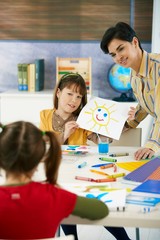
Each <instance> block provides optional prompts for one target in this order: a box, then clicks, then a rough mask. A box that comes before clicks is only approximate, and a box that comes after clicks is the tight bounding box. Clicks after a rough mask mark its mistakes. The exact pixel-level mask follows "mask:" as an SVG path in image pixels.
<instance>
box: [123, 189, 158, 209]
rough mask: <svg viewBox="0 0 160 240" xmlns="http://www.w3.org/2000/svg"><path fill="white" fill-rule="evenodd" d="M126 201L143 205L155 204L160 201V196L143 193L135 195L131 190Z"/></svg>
mask: <svg viewBox="0 0 160 240" xmlns="http://www.w3.org/2000/svg"><path fill="white" fill-rule="evenodd" d="M126 203H129V204H136V205H144V206H155V205H157V204H159V203H160V198H159V197H151V196H148V195H147V194H144V193H141V194H139V195H137V194H136V193H135V192H132V193H130V194H128V195H127V197H126Z"/></svg>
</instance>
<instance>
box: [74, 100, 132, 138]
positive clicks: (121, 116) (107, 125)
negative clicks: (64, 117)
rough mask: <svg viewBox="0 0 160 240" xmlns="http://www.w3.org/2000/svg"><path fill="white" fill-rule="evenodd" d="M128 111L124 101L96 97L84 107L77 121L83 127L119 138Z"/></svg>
mask: <svg viewBox="0 0 160 240" xmlns="http://www.w3.org/2000/svg"><path fill="white" fill-rule="evenodd" d="M128 111H129V108H128V107H126V106H124V104H122V103H117V102H115V101H111V100H105V99H102V98H98V97H95V98H93V99H91V100H90V101H89V103H88V104H87V105H86V106H85V107H84V108H83V109H82V111H81V113H80V115H79V117H78V119H77V123H78V124H79V126H80V127H81V128H84V129H87V130H90V131H92V132H96V133H98V134H102V135H104V136H108V137H111V138H114V139H117V140H118V139H119V137H120V134H121V132H122V129H123V126H124V122H125V121H126V119H127V114H128Z"/></svg>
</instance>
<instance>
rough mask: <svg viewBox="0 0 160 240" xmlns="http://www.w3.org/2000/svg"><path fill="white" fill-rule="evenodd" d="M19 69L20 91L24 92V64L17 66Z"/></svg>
mask: <svg viewBox="0 0 160 240" xmlns="http://www.w3.org/2000/svg"><path fill="white" fill-rule="evenodd" d="M17 68H18V90H19V91H22V90H23V71H22V64H21V63H19V64H18V65H17Z"/></svg>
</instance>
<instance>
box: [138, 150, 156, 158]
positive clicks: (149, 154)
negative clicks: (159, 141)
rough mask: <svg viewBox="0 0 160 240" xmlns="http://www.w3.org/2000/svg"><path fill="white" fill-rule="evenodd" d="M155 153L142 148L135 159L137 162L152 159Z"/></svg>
mask: <svg viewBox="0 0 160 240" xmlns="http://www.w3.org/2000/svg"><path fill="white" fill-rule="evenodd" d="M154 153H155V152H154V151H153V150H152V149H150V148H140V149H138V151H136V152H135V154H134V158H135V160H141V159H146V158H151V157H153V155H154Z"/></svg>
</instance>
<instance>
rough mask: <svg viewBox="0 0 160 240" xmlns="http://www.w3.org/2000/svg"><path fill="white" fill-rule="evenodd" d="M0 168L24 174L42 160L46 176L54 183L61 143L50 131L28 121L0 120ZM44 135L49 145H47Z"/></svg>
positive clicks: (59, 160) (7, 171) (56, 175)
mask: <svg viewBox="0 0 160 240" xmlns="http://www.w3.org/2000/svg"><path fill="white" fill-rule="evenodd" d="M0 128H1V133H0V168H2V169H4V170H5V171H6V173H14V174H22V173H23V174H27V173H29V172H30V171H32V170H34V168H35V167H36V166H37V165H38V164H39V163H40V162H41V161H42V160H43V161H44V166H45V173H46V180H47V181H48V182H49V183H52V184H56V183H57V177H58V169H59V165H60V162H61V146H60V144H59V142H58V140H57V137H56V136H55V134H54V133H52V132H45V133H44V132H42V131H41V130H39V129H38V128H37V127H36V126H34V125H33V124H32V123H30V122H24V121H18V122H14V123H11V124H8V125H5V126H3V125H2V124H1V123H0ZM46 137H47V140H48V142H49V147H47V148H46Z"/></svg>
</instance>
